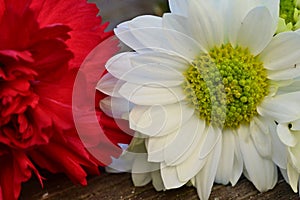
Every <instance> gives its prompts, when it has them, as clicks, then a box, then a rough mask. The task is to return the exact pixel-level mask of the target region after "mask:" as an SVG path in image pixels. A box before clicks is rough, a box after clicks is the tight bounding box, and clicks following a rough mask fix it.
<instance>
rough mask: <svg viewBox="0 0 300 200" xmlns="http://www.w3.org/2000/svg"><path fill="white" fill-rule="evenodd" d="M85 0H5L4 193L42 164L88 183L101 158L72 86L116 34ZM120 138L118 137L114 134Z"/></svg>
mask: <svg viewBox="0 0 300 200" xmlns="http://www.w3.org/2000/svg"><path fill="white" fill-rule="evenodd" d="M97 12H98V9H97V8H96V6H95V5H93V4H87V3H86V1H85V0H67V1H66V0H0V30H1V32H0V116H1V118H0V199H5V200H13V199H17V198H18V196H19V193H20V190H21V183H22V182H24V181H27V180H28V179H29V178H30V177H31V175H32V172H34V173H35V174H36V175H37V176H38V177H39V179H40V180H41V177H40V175H39V173H38V171H37V170H36V168H35V165H38V166H40V167H42V168H45V169H47V170H49V171H50V172H53V173H56V172H64V173H66V174H67V175H68V176H69V178H70V179H71V180H72V181H74V182H76V183H81V184H86V179H85V177H86V171H87V172H89V173H98V165H99V164H100V163H99V161H97V160H96V159H94V158H93V157H92V156H91V155H90V154H89V153H88V152H87V151H86V150H85V147H84V145H83V144H82V143H81V141H80V139H79V137H78V135H77V133H76V129H75V126H74V122H73V116H72V90H73V83H74V80H75V76H76V74H77V71H78V69H79V67H80V65H81V63H82V62H83V60H84V58H85V57H86V56H87V54H88V53H89V52H90V51H91V50H92V49H93V48H94V47H95V46H96V45H97V44H98V43H99V42H101V41H103V40H104V39H106V38H107V37H109V36H110V35H112V33H111V32H109V33H106V32H104V29H105V28H106V27H107V24H103V25H101V19H100V18H97V17H96V15H97ZM115 143H117V141H115Z"/></svg>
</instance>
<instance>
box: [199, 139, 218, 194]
mask: <svg viewBox="0 0 300 200" xmlns="http://www.w3.org/2000/svg"><path fill="white" fill-rule="evenodd" d="M221 151H222V141H221V140H218V143H217V144H216V145H215V148H214V149H213V150H212V151H211V154H210V155H208V156H207V163H206V164H205V166H204V167H203V168H202V170H201V171H200V172H199V173H198V174H197V175H196V177H195V178H196V188H197V192H198V196H199V197H200V199H208V197H209V195H210V193H211V188H212V186H213V183H214V179H215V176H216V173H217V168H218V163H219V160H220V156H221Z"/></svg>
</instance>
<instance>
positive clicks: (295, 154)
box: [288, 131, 300, 173]
mask: <svg viewBox="0 0 300 200" xmlns="http://www.w3.org/2000/svg"><path fill="white" fill-rule="evenodd" d="M293 134H294V135H295V137H296V139H297V144H296V145H295V146H294V147H291V148H288V150H289V156H290V160H291V163H292V164H293V167H294V168H295V169H296V170H297V171H298V173H300V131H294V132H293Z"/></svg>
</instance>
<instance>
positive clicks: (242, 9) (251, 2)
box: [223, 0, 279, 46]
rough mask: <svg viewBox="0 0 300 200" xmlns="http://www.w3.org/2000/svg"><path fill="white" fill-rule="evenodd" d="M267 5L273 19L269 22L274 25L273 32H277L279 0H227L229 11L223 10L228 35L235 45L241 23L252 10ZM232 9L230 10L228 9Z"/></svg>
mask: <svg viewBox="0 0 300 200" xmlns="http://www.w3.org/2000/svg"><path fill="white" fill-rule="evenodd" d="M262 6H263V7H266V8H268V10H269V12H270V13H271V15H272V18H273V19H272V21H270V22H269V23H270V24H272V25H273V32H274V33H275V30H276V27H277V20H278V14H279V0H245V1H240V0H230V1H227V7H226V8H227V10H226V11H227V12H223V13H224V14H223V18H224V19H225V20H224V23H226V24H225V28H227V29H226V30H227V31H226V33H227V34H226V35H228V38H229V41H230V43H231V44H232V45H233V46H236V44H237V43H236V40H237V35H238V31H239V30H240V26H241V23H242V21H243V19H244V18H245V16H246V15H247V14H248V12H250V10H252V9H254V8H256V7H262ZM229 9H230V12H228V10H229ZM254 21H255V20H254Z"/></svg>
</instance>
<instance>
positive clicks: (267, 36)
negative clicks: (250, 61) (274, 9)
mask: <svg viewBox="0 0 300 200" xmlns="http://www.w3.org/2000/svg"><path fill="white" fill-rule="evenodd" d="M270 22H272V16H271V14H270V12H269V10H268V9H267V8H266V7H256V8H254V9H252V10H251V11H250V12H249V13H248V14H247V16H246V17H245V18H244V19H243V21H242V24H241V27H240V30H239V32H238V37H237V43H238V45H240V46H244V47H247V48H249V50H250V52H251V53H252V54H253V55H257V54H259V53H260V52H261V51H262V50H263V49H264V48H265V47H266V46H267V44H268V43H269V42H270V40H271V38H272V37H273V34H274V30H273V25H272V23H270ZM258 33H259V34H258Z"/></svg>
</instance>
